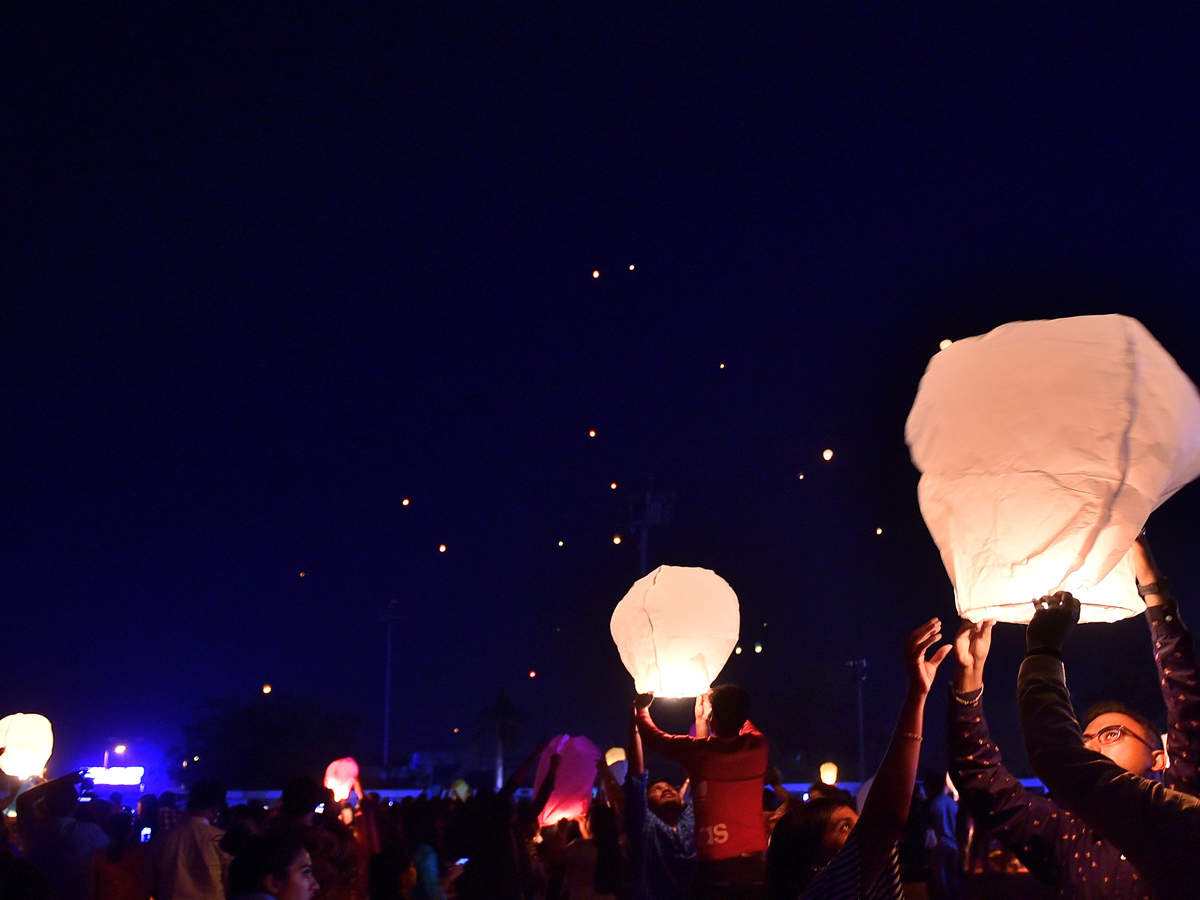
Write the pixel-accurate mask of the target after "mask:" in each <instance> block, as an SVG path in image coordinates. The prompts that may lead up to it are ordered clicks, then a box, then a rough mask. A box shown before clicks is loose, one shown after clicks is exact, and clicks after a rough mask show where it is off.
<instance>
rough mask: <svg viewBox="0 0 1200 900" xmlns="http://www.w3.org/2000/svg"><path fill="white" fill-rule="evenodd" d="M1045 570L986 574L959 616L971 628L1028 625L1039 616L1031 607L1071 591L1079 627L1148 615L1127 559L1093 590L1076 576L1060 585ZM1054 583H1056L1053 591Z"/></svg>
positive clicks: (971, 589) (972, 588)
mask: <svg viewBox="0 0 1200 900" xmlns="http://www.w3.org/2000/svg"><path fill="white" fill-rule="evenodd" d="M1045 568H1046V567H1045V566H1038V565H1031V566H1029V567H1027V570H1026V571H1022V572H1019V573H1017V574H1008V573H1005V574H1003V575H1001V574H996V575H992V576H991V577H987V573H985V577H983V578H980V579H979V580H977V581H975V582H973V583H972V584H971V585H969V586H967V587H968V589H969V593H968V594H967V596H968V597H969V599H970V607H969V608H964V604H963V598H962V597H959V599H958V603H959V610H958V613H959V615H960V616H962V617H963V618H964V619H969V620H970V621H972V622H982V621H984V620H985V619H995V620H996V621H998V622H1012V623H1015V624H1017V625H1026V624H1028V623H1029V620H1030V619H1032V618H1033V614H1034V613H1035V612H1036V611H1037V610H1036V609H1035V607H1034V605H1033V601H1034V600H1036V599H1038V598H1039V597H1043V596H1045V595H1046V594H1052V593H1054V592H1055V591H1070V593H1071V594H1072V595H1074V597H1075V599H1076V600H1078V601H1079V607H1080V610H1079V622H1080V624H1087V623H1089V622H1119V621H1121V620H1122V619H1128V618H1130V617H1131V616H1136V615H1140V614H1141V613H1143V612H1145V610H1146V604H1145V602H1144V601H1143V600H1142V598H1141V597H1139V596H1138V592H1137V586H1136V584H1137V582H1136V581H1135V579H1134V575H1133V560H1132V558H1131V557H1130V556H1129V555H1126V556H1125V557H1124V558H1123V559H1122V560H1121V562H1119V563H1118V564H1117V567H1116V568H1115V569H1113V570H1112V572H1110V573H1109V574H1108V576H1107V577H1105V578H1104V579H1103V580H1102V581H1101V582H1100V583H1099V584H1097V585H1088V584H1084V583H1082V581H1081V580H1080V579H1079V578H1078V577H1077V576H1075V575H1068V576H1067V577H1066V578H1062V579H1059V578H1058V576H1057V573H1056V574H1055V575H1048V574H1047V573H1046V572H1045ZM1039 570H1041V571H1039ZM1059 571H1061V568H1059ZM1056 582H1059V583H1058V585H1057V586H1056ZM1048 584H1049V585H1050V586H1049V587H1047V585H1048Z"/></svg>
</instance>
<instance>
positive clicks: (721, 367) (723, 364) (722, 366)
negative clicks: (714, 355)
mask: <svg viewBox="0 0 1200 900" xmlns="http://www.w3.org/2000/svg"><path fill="white" fill-rule="evenodd" d="M717 368H718V369H723V368H725V363H721V364H720V365H719V366H717Z"/></svg>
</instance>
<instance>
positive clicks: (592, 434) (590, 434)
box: [588, 428, 596, 437]
mask: <svg viewBox="0 0 1200 900" xmlns="http://www.w3.org/2000/svg"><path fill="white" fill-rule="evenodd" d="M595 436H596V429H595V428H589V429H588V437H595Z"/></svg>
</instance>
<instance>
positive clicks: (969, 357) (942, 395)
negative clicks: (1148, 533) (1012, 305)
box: [906, 315, 1200, 623]
mask: <svg viewBox="0 0 1200 900" xmlns="http://www.w3.org/2000/svg"><path fill="white" fill-rule="evenodd" d="M906 438H907V440H908V445H909V448H910V450H911V452H912V459H913V463H914V464H915V465H916V467H917V468H918V469H919V470H920V471H921V473H922V475H921V482H920V487H919V489H918V497H919V499H920V504H921V513H922V515H924V517H925V523H926V525H927V526H928V527H929V531H930V533H931V534H932V535H933V539H934V541H935V542H936V543H937V545H938V549H939V550H940V551H941V554H942V562H943V563H944V564H945V566H946V571H947V573H948V574H949V575H950V579H951V581H952V582H953V583H954V588H955V595H956V601H957V604H958V611H959V613H960V614H961V615H962V616H963V617H964V618H967V619H970V620H972V621H980V620H982V619H999V620H1002V621H1006V622H1017V623H1023V622H1027V621H1028V620H1029V619H1030V618H1031V617H1032V615H1033V605H1032V603H1030V600H1032V599H1033V598H1035V597H1040V596H1042V595H1043V594H1048V593H1051V592H1053V591H1058V590H1066V591H1070V592H1071V593H1072V594H1074V595H1075V596H1076V597H1077V598H1078V599H1079V601H1080V603H1081V605H1082V613H1081V616H1080V621H1082V622H1113V621H1116V620H1118V619H1123V618H1126V617H1128V616H1131V615H1135V614H1136V613H1139V612H1141V611H1143V610H1144V609H1145V604H1144V603H1143V602H1142V601H1141V599H1140V598H1139V597H1138V595H1137V591H1136V588H1135V582H1134V574H1133V563H1132V559H1131V555H1130V548H1131V546H1132V545H1133V542H1134V539H1135V538H1136V537H1137V535H1138V534H1139V532H1140V531H1141V530H1142V527H1143V525H1144V524H1145V522H1146V519H1147V517H1149V515H1150V513H1151V512H1152V511H1153V510H1154V509H1156V508H1157V507H1158V506H1159V505H1161V504H1162V503H1163V502H1165V501H1166V500H1167V499H1168V498H1169V497H1170V496H1171V495H1172V494H1174V493H1175V492H1176V491H1177V490H1179V488H1181V487H1182V486H1183V485H1185V484H1187V483H1188V482H1189V481H1191V480H1192V479H1194V478H1195V477H1196V476H1197V475H1198V474H1200V395H1198V394H1197V392H1196V387H1195V385H1193V384H1192V382H1191V381H1190V380H1189V379H1188V377H1187V376H1186V375H1185V374H1184V373H1183V372H1182V371H1181V370H1180V368H1179V366H1178V365H1177V364H1176V363H1175V360H1173V359H1172V358H1171V357H1170V355H1169V354H1168V353H1167V352H1166V351H1165V350H1164V349H1163V348H1162V347H1161V346H1160V345H1159V344H1158V342H1157V341H1155V340H1154V338H1153V336H1151V334H1150V333H1149V332H1148V331H1147V330H1146V329H1145V328H1144V327H1143V326H1142V325H1141V323H1139V322H1137V321H1136V320H1134V319H1130V318H1127V317H1124V316H1116V315H1107V316H1080V317H1076V318H1070V319H1055V320H1048V321H1037V322H1014V323H1010V324H1008V325H1002V326H1000V327H999V328H997V329H995V330H994V331H992V332H990V333H988V334H986V335H983V336H980V337H973V338H967V339H965V340H959V341H955V342H954V344H953V346H951V347H950V348H949V349H948V350H946V351H944V352H942V353H938V354H935V355H934V356H933V357H932V359H930V361H929V365H928V367H927V368H926V370H925V375H924V377H923V378H922V379H921V386H920V388H919V390H918V391H917V397H916V401H915V402H914V403H913V408H912V411H911V412H910V413H909V417H908V423H907V426H906Z"/></svg>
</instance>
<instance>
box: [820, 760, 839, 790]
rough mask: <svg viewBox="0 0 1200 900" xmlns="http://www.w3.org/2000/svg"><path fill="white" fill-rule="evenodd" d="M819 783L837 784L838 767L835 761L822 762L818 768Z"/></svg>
mask: <svg viewBox="0 0 1200 900" xmlns="http://www.w3.org/2000/svg"><path fill="white" fill-rule="evenodd" d="M819 771H820V777H821V784H829V785H834V784H837V777H838V768H837V763H831V762H823V763H821V768H820V770H819Z"/></svg>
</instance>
